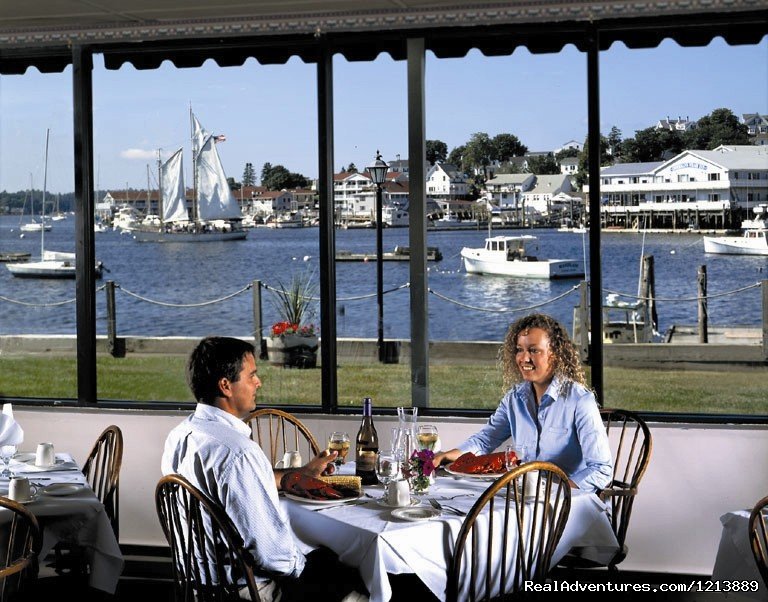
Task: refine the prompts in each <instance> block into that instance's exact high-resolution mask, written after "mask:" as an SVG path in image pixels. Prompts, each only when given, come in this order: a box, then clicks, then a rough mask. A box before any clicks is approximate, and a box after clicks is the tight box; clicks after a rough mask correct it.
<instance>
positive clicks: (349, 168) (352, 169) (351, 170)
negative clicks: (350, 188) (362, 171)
mask: <svg viewBox="0 0 768 602" xmlns="http://www.w3.org/2000/svg"><path fill="white" fill-rule="evenodd" d="M344 171H348V172H349V173H357V165H355V164H354V163H350V164H349V165H348V166H347V168H346V169H345V170H344Z"/></svg>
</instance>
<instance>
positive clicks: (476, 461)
mask: <svg viewBox="0 0 768 602" xmlns="http://www.w3.org/2000/svg"><path fill="white" fill-rule="evenodd" d="M450 468H451V470H453V471H455V472H465V473H467V474H498V473H500V472H506V470H507V466H506V462H505V461H504V452H496V453H495V454H485V455H482V456H476V455H475V454H473V453H472V452H467V453H465V454H463V455H461V456H459V458H458V459H457V460H456V461H455V462H454V463H453V464H451V466H450Z"/></svg>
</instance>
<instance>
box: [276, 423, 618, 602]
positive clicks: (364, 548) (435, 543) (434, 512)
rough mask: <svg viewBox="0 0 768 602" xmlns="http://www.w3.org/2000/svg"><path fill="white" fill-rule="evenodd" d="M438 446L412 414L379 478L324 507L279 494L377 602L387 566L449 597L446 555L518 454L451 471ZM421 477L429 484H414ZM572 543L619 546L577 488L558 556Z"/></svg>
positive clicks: (395, 436) (299, 526)
mask: <svg viewBox="0 0 768 602" xmlns="http://www.w3.org/2000/svg"><path fill="white" fill-rule="evenodd" d="M422 426H425V425H422ZM420 434H422V435H424V436H423V437H421V438H420V437H419V435H420ZM436 451H439V437H438V434H437V429H436V428H434V427H433V428H428V429H423V430H421V431H420V428H419V425H417V424H416V421H415V420H413V416H410V417H409V419H406V420H405V421H404V424H403V425H401V426H399V427H395V428H394V429H393V432H392V448H391V449H385V450H380V451H379V452H378V454H377V458H376V475H377V478H378V480H379V484H378V485H368V486H364V487H360V489H359V493H358V494H357V495H354V496H349V497H347V498H337V499H325V500H324V505H322V506H320V507H318V501H317V500H311V499H306V498H304V499H302V498H301V497H299V498H298V499H297V498H296V497H293V496H292V497H287V496H285V497H284V499H283V501H282V503H283V504H284V507H285V509H286V511H287V513H288V516H289V518H290V521H291V526H292V527H293V529H294V532H295V533H296V535H297V537H298V538H299V540H300V541H301V542H302V543H303V544H304V545H306V546H310V547H317V546H320V545H323V546H327V547H329V548H330V549H332V550H333V551H334V552H336V553H337V554H338V556H339V558H340V560H341V561H342V562H344V563H345V564H348V565H350V566H354V567H357V568H358V570H359V571H360V575H361V577H362V578H363V581H364V582H365V584H366V587H367V588H368V591H369V593H370V599H371V601H372V602H387V601H388V600H389V599H390V597H391V594H392V590H391V587H390V584H389V578H388V574H401V573H415V574H416V575H418V577H419V578H420V579H421V580H422V581H423V582H424V584H425V585H426V586H427V587H428V588H429V589H430V590H431V591H432V592H433V593H434V594H435V596H436V597H437V598H438V599H444V598H445V589H446V575H447V572H446V571H447V563H448V561H449V559H450V557H451V553H452V550H453V545H454V542H455V541H456V537H457V536H458V533H459V530H460V529H461V526H462V524H463V522H464V519H465V517H466V515H467V513H468V512H469V511H470V510H471V508H472V507H473V505H474V504H475V502H476V501H477V500H478V499H479V497H480V496H481V495H482V493H483V492H484V491H485V490H486V488H487V487H488V485H489V484H490V482H491V481H493V480H494V479H495V478H496V477H497V476H498V475H497V474H496V472H497V471H500V474H503V473H504V472H505V470H506V469H507V467H506V463H507V462H508V461H509V462H512V463H515V464H516V461H517V458H515V457H512V456H510V454H509V453H508V452H506V451H504V452H499V453H500V457H501V468H499V466H497V465H496V464H498V457H497V456H496V455H493V457H492V458H485V459H483V458H474V459H471V460H472V462H470V464H471V465H473V466H474V468H475V469H479V470H480V471H481V472H480V473H471V472H464V471H463V470H462V468H461V464H460V465H459V466H458V467H454V469H453V470H450V471H446V470H445V469H443V468H440V469H435V467H434V465H432V464H431V458H432V457H433V455H434V452H436ZM483 462H488V464H487V465H485V466H483ZM482 471H485V472H482ZM354 473H355V463H354V461H344V462H343V463H341V464H340V465H339V466H338V467H337V473H336V474H337V475H338V476H337V478H348V479H349V478H354V477H351V476H349V475H354ZM419 477H423V478H422V479H420V480H421V481H422V484H424V483H426V484H427V486H426V487H423V488H419V487H414V481H416V480H417V479H419ZM525 503H532V502H530V501H529V500H527V499H526V502H525ZM499 506H500V507H502V506H503V504H500V505H499ZM498 511H501V510H498ZM573 546H580V547H589V549H590V550H591V551H592V552H593V553H594V555H595V557H596V558H602V557H611V556H612V555H613V553H614V552H615V551H616V549H617V548H618V542H617V541H616V537H615V535H614V533H613V530H612V528H611V525H610V520H609V518H608V511H607V507H606V505H605V504H604V503H603V502H602V501H601V500H600V499H599V498H598V497H597V496H596V495H595V494H594V493H589V492H585V491H581V490H578V489H576V490H573V491H572V502H571V514H570V518H569V520H568V523H567V524H566V528H565V532H564V533H563V537H562V538H561V540H560V544H559V545H558V548H557V550H556V552H555V555H554V556H553V564H554V563H556V562H557V561H558V560H559V559H560V558H562V557H563V556H564V555H565V554H566V553H567V552H568V551H569V550H570V549H571V548H572V547H573Z"/></svg>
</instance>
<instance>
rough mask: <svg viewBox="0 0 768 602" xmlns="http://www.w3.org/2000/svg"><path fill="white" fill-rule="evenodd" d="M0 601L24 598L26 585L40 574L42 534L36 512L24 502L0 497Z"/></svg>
mask: <svg viewBox="0 0 768 602" xmlns="http://www.w3.org/2000/svg"><path fill="white" fill-rule="evenodd" d="M0 508H4V509H5V510H7V511H8V512H2V517H0V542H2V545H0V602H5V601H6V600H9V599H18V600H21V599H24V590H25V587H26V586H27V585H28V584H29V583H30V582H31V581H33V580H34V579H35V578H36V577H37V568H38V567H37V555H38V554H39V553H40V547H41V546H42V545H43V538H42V535H41V533H40V527H39V525H38V523H37V519H36V518H35V515H34V514H32V513H31V512H30V511H29V510H27V509H26V508H25V507H24V506H22V505H21V504H18V503H16V502H14V501H12V500H10V499H9V498H5V497H0Z"/></svg>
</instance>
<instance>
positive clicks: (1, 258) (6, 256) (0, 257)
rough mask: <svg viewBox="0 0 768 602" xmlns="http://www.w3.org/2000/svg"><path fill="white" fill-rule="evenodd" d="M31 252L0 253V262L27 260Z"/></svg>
mask: <svg viewBox="0 0 768 602" xmlns="http://www.w3.org/2000/svg"><path fill="white" fill-rule="evenodd" d="M30 257H32V253H1V252H0V263H13V262H16V261H29V258H30Z"/></svg>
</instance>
